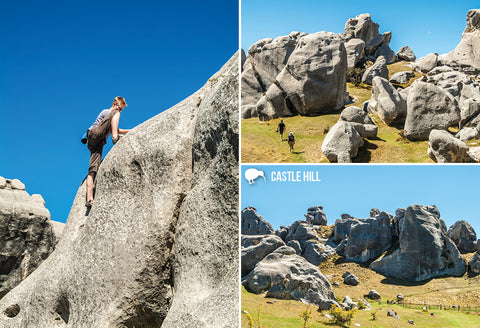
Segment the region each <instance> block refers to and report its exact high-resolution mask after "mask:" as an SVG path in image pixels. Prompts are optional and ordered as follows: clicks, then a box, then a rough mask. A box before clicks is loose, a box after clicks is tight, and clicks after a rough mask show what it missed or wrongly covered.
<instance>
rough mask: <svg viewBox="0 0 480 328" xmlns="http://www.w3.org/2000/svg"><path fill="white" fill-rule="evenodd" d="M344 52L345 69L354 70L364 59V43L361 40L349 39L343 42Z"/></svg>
mask: <svg viewBox="0 0 480 328" xmlns="http://www.w3.org/2000/svg"><path fill="white" fill-rule="evenodd" d="M345 51H346V52H347V68H348V69H351V68H354V67H355V65H356V64H357V63H358V62H359V61H360V60H361V59H362V58H363V57H365V42H364V41H363V40H362V39H356V38H354V39H350V40H348V41H347V42H345Z"/></svg>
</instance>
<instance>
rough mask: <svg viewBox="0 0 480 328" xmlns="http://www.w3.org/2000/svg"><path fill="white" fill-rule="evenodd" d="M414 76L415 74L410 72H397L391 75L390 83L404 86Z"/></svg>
mask: <svg viewBox="0 0 480 328" xmlns="http://www.w3.org/2000/svg"><path fill="white" fill-rule="evenodd" d="M414 76H415V73H413V72H412V71H404V72H398V73H395V74H393V75H392V77H391V78H390V82H391V83H398V84H404V83H407V82H408V80H410V79H411V78H412V77H414Z"/></svg>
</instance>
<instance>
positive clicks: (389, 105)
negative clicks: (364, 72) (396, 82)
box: [367, 76, 407, 125]
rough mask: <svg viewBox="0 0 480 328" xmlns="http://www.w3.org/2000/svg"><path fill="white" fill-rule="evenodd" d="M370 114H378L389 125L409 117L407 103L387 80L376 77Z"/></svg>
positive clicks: (370, 101)
mask: <svg viewBox="0 0 480 328" xmlns="http://www.w3.org/2000/svg"><path fill="white" fill-rule="evenodd" d="M367 109H368V111H369V112H372V113H375V114H377V115H378V116H379V117H380V119H381V120H382V121H383V122H384V123H385V124H387V125H392V124H393V123H398V122H402V121H404V120H405V117H406V116H407V102H406V101H405V99H404V98H403V97H402V96H401V95H400V93H399V92H398V91H397V90H396V89H395V88H394V87H393V85H392V84H391V83H390V82H388V80H387V79H385V78H383V77H380V76H376V77H374V78H373V80H372V97H371V98H370V100H369V101H368V107H367Z"/></svg>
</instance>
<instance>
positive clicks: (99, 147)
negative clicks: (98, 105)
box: [87, 110, 117, 174]
mask: <svg viewBox="0 0 480 328" xmlns="http://www.w3.org/2000/svg"><path fill="white" fill-rule="evenodd" d="M116 112H117V111H113V110H112V112H111V113H109V114H108V115H107V116H105V118H104V119H103V120H102V121H101V122H100V124H99V125H97V126H96V127H94V128H93V129H91V130H88V136H87V139H88V141H87V146H88V150H90V166H89V167H88V174H90V173H95V174H96V173H97V171H98V168H99V166H100V161H101V160H102V151H103V146H104V145H105V144H106V143H107V136H108V134H109V133H110V131H111V129H112V117H113V115H115V113H116Z"/></svg>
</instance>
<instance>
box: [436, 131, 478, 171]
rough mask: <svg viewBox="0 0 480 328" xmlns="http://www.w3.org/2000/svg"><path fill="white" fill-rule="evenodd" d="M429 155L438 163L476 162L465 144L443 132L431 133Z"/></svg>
mask: <svg viewBox="0 0 480 328" xmlns="http://www.w3.org/2000/svg"><path fill="white" fill-rule="evenodd" d="M427 154H428V156H429V157H430V158H431V159H432V161H434V162H436V163H471V162H474V161H475V160H474V159H473V158H472V156H471V155H470V151H469V147H468V146H467V144H466V143H465V142H463V141H461V140H459V139H457V138H455V137H454V136H452V135H451V134H450V133H449V132H447V131H443V130H432V131H431V132H430V135H429V137H428V150H427Z"/></svg>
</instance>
